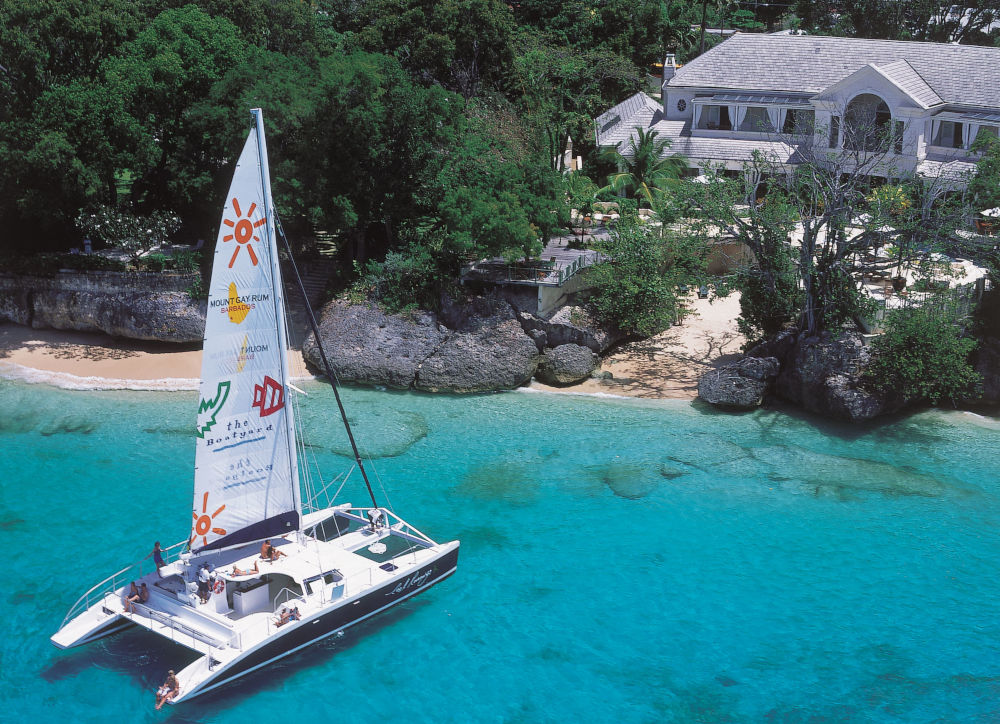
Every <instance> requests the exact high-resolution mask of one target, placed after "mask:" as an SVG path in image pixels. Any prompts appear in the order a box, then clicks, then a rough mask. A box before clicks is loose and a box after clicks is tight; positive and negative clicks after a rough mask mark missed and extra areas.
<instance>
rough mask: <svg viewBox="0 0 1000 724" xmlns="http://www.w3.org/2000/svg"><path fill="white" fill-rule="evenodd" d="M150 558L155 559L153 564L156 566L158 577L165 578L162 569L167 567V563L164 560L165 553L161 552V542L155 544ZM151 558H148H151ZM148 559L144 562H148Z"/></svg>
mask: <svg viewBox="0 0 1000 724" xmlns="http://www.w3.org/2000/svg"><path fill="white" fill-rule="evenodd" d="M149 556H152V557H153V563H155V564H156V575H158V576H159V577H160V578H163V574H162V573H160V569H161V568H163V567H164V566H165V565H167V563H166V561H164V560H163V551H161V550H160V541H156V543H154V544H153V550H152V552H150V554H149ZM149 556H146V558H149ZM146 558H143V559H142V560H146Z"/></svg>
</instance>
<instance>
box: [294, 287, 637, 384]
mask: <svg viewBox="0 0 1000 724" xmlns="http://www.w3.org/2000/svg"><path fill="white" fill-rule="evenodd" d="M572 309H575V310H576V311H572V310H570V311H567V310H563V311H562V312H560V315H561V316H559V315H557V317H558V318H554V319H552V320H546V319H542V318H540V317H537V316H535V315H533V314H531V313H530V312H526V311H524V310H518V309H517V308H516V307H515V306H513V305H512V304H511V303H510V302H509V301H508V300H506V299H504V298H503V297H501V296H499V295H497V296H480V297H471V298H468V299H462V300H456V299H452V298H445V299H443V300H442V305H441V312H440V314H434V313H432V312H418V313H414V314H386V313H385V312H383V311H381V310H380V309H378V308H377V307H376V306H375V305H373V304H370V303H364V304H350V303H347V302H344V301H334V302H331V303H330V304H328V305H327V306H326V307H325V308H324V309H323V313H322V316H321V321H320V335H321V336H322V339H323V347H324V349H325V350H326V353H327V357H328V359H329V361H330V364H331V366H332V367H333V369H334V371H335V372H336V373H337V375H338V377H340V379H342V380H343V381H345V382H354V383H359V384H376V385H385V386H387V387H395V388H401V389H416V390H425V391H428V392H485V391H492V390H507V389H513V388H515V387H519V386H521V385H523V384H526V383H527V382H529V381H530V380H531V378H532V377H533V376H535V375H536V374H537V375H538V376H539V379H541V380H543V381H545V382H548V383H549V384H557V385H564V384H572V383H573V382H577V381H579V380H581V379H584V378H586V377H588V376H589V375H590V374H591V373H592V372H593V371H594V368H595V367H596V365H597V361H598V357H597V354H598V353H600V352H602V351H604V350H606V349H607V348H608V347H609V346H610V345H611V344H613V343H614V342H616V341H618V340H619V339H621V338H622V335H621V334H620V333H619V332H617V331H615V330H608V329H604V328H602V327H601V326H600V325H598V324H596V323H594V322H593V320H592V319H590V317H589V316H588V315H586V313H585V312H583V310H581V309H579V308H572ZM303 353H304V355H305V357H306V359H307V360H308V361H309V362H310V363H311V364H313V365H315V366H316V367H317V368H318V369H322V365H321V361H320V359H319V351H318V348H317V346H316V343H315V340H314V339H313V338H312V336H311V335H310V337H309V338H308V339H307V340H306V343H305V345H303Z"/></svg>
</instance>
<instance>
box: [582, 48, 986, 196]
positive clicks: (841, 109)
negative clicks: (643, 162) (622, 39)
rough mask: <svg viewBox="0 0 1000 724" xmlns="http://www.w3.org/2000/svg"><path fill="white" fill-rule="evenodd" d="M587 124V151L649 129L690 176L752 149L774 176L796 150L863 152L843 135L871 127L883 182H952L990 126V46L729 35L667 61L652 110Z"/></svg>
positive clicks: (636, 104)
mask: <svg viewBox="0 0 1000 724" xmlns="http://www.w3.org/2000/svg"><path fill="white" fill-rule="evenodd" d="M854 121H859V123H858V124H855V123H854ZM862 121H863V123H860V122H862ZM595 125H596V128H595V133H596V137H597V145H598V146H599V147H614V146H618V145H619V144H623V143H624V142H626V141H627V140H628V139H629V137H630V136H631V135H632V134H633V133H634V132H635V129H636V128H643V129H647V130H649V129H652V130H656V131H657V132H658V134H659V137H660V138H666V139H669V140H670V142H671V146H670V150H669V153H677V154H682V155H684V156H685V157H686V158H687V159H688V161H689V164H690V166H691V168H692V169H696V168H704V167H706V166H707V165H709V164H711V165H713V166H720V165H721V166H723V167H725V168H726V169H727V170H731V171H735V170H739V169H741V168H742V166H743V163H744V162H746V161H747V160H749V159H750V158H751V154H752V152H753V151H754V150H755V149H760V150H761V151H764V152H765V153H766V154H767V155H768V156H770V157H771V158H772V159H773V160H775V161H777V162H778V163H779V164H781V165H783V166H785V167H786V168H790V167H792V166H794V165H795V164H796V163H798V162H801V161H802V160H803V154H804V153H805V152H806V151H805V149H806V147H807V146H808V148H809V152H810V153H813V154H814V155H816V154H824V153H827V154H828V153H830V151H832V150H836V149H845V148H846V149H850V150H853V151H866V150H870V144H871V143H872V137H873V134H871V133H869V134H867V135H865V134H852V133H851V132H850V131H849V129H850V128H853V127H855V126H856V125H867V126H869V127H870V126H871V125H875V126H878V127H881V128H882V129H884V130H885V131H888V132H889V133H891V134H892V138H893V144H892V145H893V148H892V152H890V153H889V154H888V155H887V160H886V166H887V167H891V168H892V171H891V172H888V173H887V175H892V176H897V175H905V174H911V173H916V174H918V175H921V176H925V177H939V176H940V177H943V178H950V179H953V180H955V181H960V179H962V178H963V177H964V176H965V174H967V173H968V172H969V171H971V170H972V168H973V167H974V164H975V162H976V160H977V159H978V155H977V154H975V153H973V152H972V151H970V147H971V146H972V144H973V142H974V141H975V140H976V138H977V137H978V136H979V135H980V134H992V135H993V136H997V135H998V129H1000V48H988V47H979V46H970V45H945V44H940V43H916V42H900V41H892V40H863V39H853V38H833V37H818V36H797V35H760V34H746V33H737V34H736V35H734V36H733V37H732V38H730V39H728V40H726V41H724V42H722V43H720V44H719V45H717V46H716V47H714V48H712V49H711V50H709V51H708V52H706V53H705V54H703V55H701V56H699V57H698V58H696V59H695V60H693V61H691V62H690V63H688V64H686V65H684V66H683V67H680V68H678V67H677V66H676V64H675V63H674V58H673V56H672V55H668V56H667V59H666V62H665V64H664V80H663V100H662V103H661V102H660V101H658V100H656V99H654V98H652V97H651V96H649V95H646V94H645V93H637V94H636V95H634V96H632V97H631V98H629V99H627V100H625V101H623V102H622V103H619V104H618V105H617V106H615V107H614V108H612V109H611V110H609V111H607V112H606V113H604V114H602V115H601V116H600V117H598V118H597V119H596V121H595ZM622 150H624V149H623V148H622Z"/></svg>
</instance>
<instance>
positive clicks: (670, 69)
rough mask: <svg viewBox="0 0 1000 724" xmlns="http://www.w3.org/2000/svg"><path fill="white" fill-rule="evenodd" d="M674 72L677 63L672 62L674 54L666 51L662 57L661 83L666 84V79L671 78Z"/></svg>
mask: <svg viewBox="0 0 1000 724" xmlns="http://www.w3.org/2000/svg"><path fill="white" fill-rule="evenodd" d="M676 72H677V63H675V62H674V54H673V53H667V57H665V58H664V59H663V85H666V84H667V81H668V80H670V79H671V78H673V77H674V73H676Z"/></svg>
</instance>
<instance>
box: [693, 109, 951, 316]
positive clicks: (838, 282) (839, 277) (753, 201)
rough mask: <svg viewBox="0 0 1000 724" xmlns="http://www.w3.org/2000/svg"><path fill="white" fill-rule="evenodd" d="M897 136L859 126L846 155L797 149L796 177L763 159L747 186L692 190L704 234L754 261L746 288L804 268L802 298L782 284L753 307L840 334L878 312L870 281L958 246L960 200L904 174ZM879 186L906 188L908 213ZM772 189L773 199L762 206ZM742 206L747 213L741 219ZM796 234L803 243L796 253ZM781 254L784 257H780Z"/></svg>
mask: <svg viewBox="0 0 1000 724" xmlns="http://www.w3.org/2000/svg"><path fill="white" fill-rule="evenodd" d="M845 126H847V124H846V123H845ZM895 133H896V130H895V129H889V128H885V127H871V126H869V127H866V126H865V125H864V123H862V122H861V121H859V122H858V124H857V125H856V126H855V127H853V128H850V127H847V128H845V139H846V140H845V143H844V148H842V149H838V150H837V151H834V152H826V151H820V150H817V149H815V148H813V147H812V146H811V142H810V141H809V140H808V139H810V138H814V136H812V135H808V136H806V139H807V140H801V139H799V140H797V141H795V145H796V149H797V150H796V153H797V154H798V155H799V156H801V157H802V158H803V161H802V162H801V163H799V164H797V165H796V166H795V168H794V171H792V172H791V173H789V172H787V171H786V170H785V168H784V167H783V164H782V163H781V160H780V159H778V158H774V157H767V156H765V155H764V154H762V153H759V152H758V153H756V154H755V156H754V159H753V160H752V161H751V162H750V163H748V164H747V165H746V166H745V168H744V172H743V174H742V177H741V179H740V180H739V182H726V181H722V180H717V181H716V182H715V183H710V184H707V185H700V184H691V185H690V186H691V188H689V189H688V194H689V199H690V201H691V203H693V204H695V205H696V206H698V207H699V208H700V209H701V210H702V212H703V214H704V215H705V222H703V223H704V225H705V226H706V227H709V226H711V227H714V230H715V231H716V233H718V232H720V231H721V235H722V236H723V237H724V238H729V239H731V240H734V241H739V242H742V243H743V244H745V245H746V247H747V248H748V249H749V251H750V252H751V256H752V262H751V264H750V269H751V270H752V271H751V273H750V276H749V277H745V278H756V277H757V276H758V275H762V276H763V278H764V279H770V277H771V275H773V273H774V271H775V270H774V269H770V268H769V265H772V264H773V263H774V262H773V260H774V259H779V262H780V259H781V258H782V257H783V256H785V255H793V257H794V258H795V261H796V267H797V277H798V280H797V284H796V290H797V289H801V297H799V296H798V292H797V291H796V294H795V296H794V297H793V298H792V299H788V298H787V296H786V294H787V291H788V289H787V285H786V284H779V283H777V279H778V277H775V281H773V282H771V281H768V283H766V284H763V285H761V284H759V283H758V284H757V285H756V286H754V287H749V288H748V291H750V292H751V293H754V294H760V293H763V294H767V295H774V298H773V299H770V300H758V301H756V302H753V301H752V300H749V299H748V301H751V303H756V304H758V305H762V306H763V307H765V308H772V309H782V308H787V307H786V305H787V304H789V303H793V304H796V305H798V309H797V314H796V316H797V318H798V319H797V324H798V327H799V328H800V329H801V330H803V331H805V332H808V333H810V334H816V333H818V332H820V331H823V330H837V329H839V328H840V327H841V326H842V325H844V324H845V323H849V322H852V321H853V320H856V319H860V318H864V317H868V316H869V315H870V313H871V311H872V309H871V308H872V301H871V300H870V298H869V297H868V296H866V295H865V294H864V292H863V291H862V289H861V282H860V280H861V278H862V276H863V275H864V274H865V273H870V272H872V271H886V270H889V269H891V268H893V266H894V265H896V264H898V262H899V260H903V261H904V262H906V263H908V264H918V262H920V260H926V259H927V258H929V256H930V254H931V253H933V252H935V251H939V250H942V249H946V248H948V247H949V246H950V245H952V244H953V241H952V237H953V233H954V231H955V229H957V228H960V227H961V225H962V223H963V217H964V216H965V215H966V213H967V211H966V208H967V207H966V206H965V204H964V203H963V199H962V197H961V195H958V194H955V193H953V191H954V188H953V186H952V185H951V184H950V183H949V182H948V181H947V180H945V179H927V178H909V179H907V178H906V177H905V175H904V174H902V173H901V172H900V171H899V170H898V169H895V168H894V167H893V165H892V158H893V156H892V150H893V148H894V147H895V143H896V136H895ZM789 142H791V139H789ZM875 177H882V178H885V177H899V178H902V179H903V181H902V183H901V188H902V189H903V190H904V193H905V195H906V197H907V199H908V202H907V204H905V205H902V204H900V203H899V202H898V199H899V196H898V194H895V193H894V194H878V193H874V194H873V193H872V192H871V188H872V184H873V181H872V179H873V178H875ZM764 181H766V185H767V194H766V198H765V199H759V198H758V196H759V195H760V192H759V188H760V184H761V183H762V182H764ZM743 202H749V204H748V206H746V207H744V208H741V209H739V210H737V206H738V205H740V204H742V203H743ZM793 229H794V230H795V232H796V236H799V237H800V238H799V239H796V240H795V241H796V243H795V244H794V245H793V243H792V237H791V233H792V231H793ZM890 243H891V244H892V245H894V246H896V247H897V249H898V250H899V251H898V258H897V259H886V258H884V257H879V256H878V255H877V253H876V252H877V251H878V249H880V248H882V247H884V246H886V245H888V244H890ZM775 245H777V247H780V248H781V249H782V254H781V255H777V256H776V254H775V248H776V247H775ZM781 266H782V265H781V264H780V263H779V268H780V267H781ZM783 289H784V291H782V290H783Z"/></svg>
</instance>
